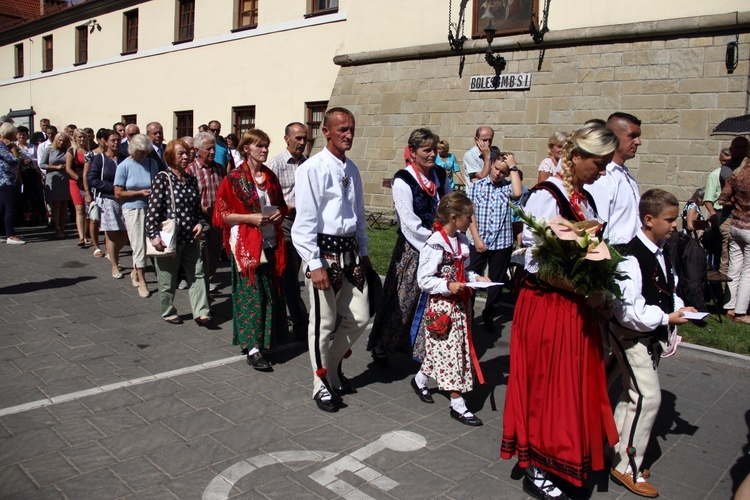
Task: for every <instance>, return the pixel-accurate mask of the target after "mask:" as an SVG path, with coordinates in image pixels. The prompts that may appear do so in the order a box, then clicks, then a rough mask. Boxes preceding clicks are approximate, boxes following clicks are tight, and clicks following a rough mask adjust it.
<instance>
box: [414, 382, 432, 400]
mask: <svg viewBox="0 0 750 500" xmlns="http://www.w3.org/2000/svg"><path fill="white" fill-rule="evenodd" d="M411 388H412V389H414V392H416V393H417V396H419V399H420V400H421V401H422V402H423V403H430V404H432V403H434V402H435V400H434V399H432V394H430V390H429V389H428V388H427V386H424V387H422V388H421V389H420V388H419V386H418V385H417V379H416V377H414V378H412V379H411Z"/></svg>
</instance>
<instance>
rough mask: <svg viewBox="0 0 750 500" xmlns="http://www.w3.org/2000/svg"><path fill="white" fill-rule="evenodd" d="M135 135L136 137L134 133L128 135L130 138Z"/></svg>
mask: <svg viewBox="0 0 750 500" xmlns="http://www.w3.org/2000/svg"><path fill="white" fill-rule="evenodd" d="M134 135H135V132H133V133H132V134H127V136H128V137H133V136H134Z"/></svg>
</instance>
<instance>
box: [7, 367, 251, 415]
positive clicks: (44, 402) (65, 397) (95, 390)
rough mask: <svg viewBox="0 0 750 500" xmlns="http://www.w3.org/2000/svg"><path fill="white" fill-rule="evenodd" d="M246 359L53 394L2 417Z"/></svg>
mask: <svg viewBox="0 0 750 500" xmlns="http://www.w3.org/2000/svg"><path fill="white" fill-rule="evenodd" d="M243 359H245V355H244V354H243V355H239V356H232V357H229V358H224V359H217V360H215V361H209V362H207V363H201V364H199V365H193V366H188V367H185V368H178V369H177V370H170V371H168V372H162V373H157V374H155V375H149V376H146V377H140V378H134V379H131V380H124V381H122V382H117V383H115V384H107V385H102V386H99V387H92V388H91V389H85V390H83V391H76V392H70V393H68V394H61V395H60V396H53V397H51V398H45V399H40V400H38V401H32V402H30V403H24V404H21V405H16V406H11V407H9V408H3V409H0V417H5V416H8V415H15V414H16V413H23V412H25V411H29V410H36V409H37V408H44V407H45V406H51V405H54V404H58V403H64V402H66V401H73V400H75V399H81V398H85V397H87V396H94V395H96V394H104V393H105V392H110V391H114V390H117V389H122V388H125V387H133V386H134V385H141V384H146V383H148V382H155V381H157V380H164V379H168V378H172V377H176V376H178V375H185V374H187V373H195V372H199V371H202V370H208V369H209V368H216V367H217V366H223V365H228V364H230V363H236V362H237V361H241V360H243Z"/></svg>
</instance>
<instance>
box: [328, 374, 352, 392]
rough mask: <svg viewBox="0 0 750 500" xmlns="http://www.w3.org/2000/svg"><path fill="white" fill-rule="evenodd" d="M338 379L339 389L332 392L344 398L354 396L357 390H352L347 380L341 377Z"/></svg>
mask: <svg viewBox="0 0 750 500" xmlns="http://www.w3.org/2000/svg"><path fill="white" fill-rule="evenodd" d="M339 378H340V379H341V388H340V389H336V388H334V389H333V390H334V391H335V392H336V394H337V395H339V396H346V395H347V394H356V393H357V389H355V388H354V386H353V385H352V383H351V382H349V379H348V378H346V377H344V376H343V375H339Z"/></svg>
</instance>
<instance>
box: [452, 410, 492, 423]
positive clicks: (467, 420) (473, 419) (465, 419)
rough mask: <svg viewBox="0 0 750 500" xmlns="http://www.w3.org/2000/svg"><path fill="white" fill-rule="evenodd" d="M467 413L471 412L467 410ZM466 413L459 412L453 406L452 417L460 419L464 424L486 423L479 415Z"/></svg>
mask: <svg viewBox="0 0 750 500" xmlns="http://www.w3.org/2000/svg"><path fill="white" fill-rule="evenodd" d="M466 413H469V412H468V411H467V412H466ZM466 413H463V414H461V413H458V412H457V411H456V410H454V409H453V408H451V417H453V418H454V419H456V420H458V421H459V422H461V423H462V424H464V425H470V426H472V427H479V426H480V425H484V424H483V423H482V421H481V420H480V419H479V417H477V416H476V415H474V414H473V413H472V414H471V416H470V417H469V416H466Z"/></svg>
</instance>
